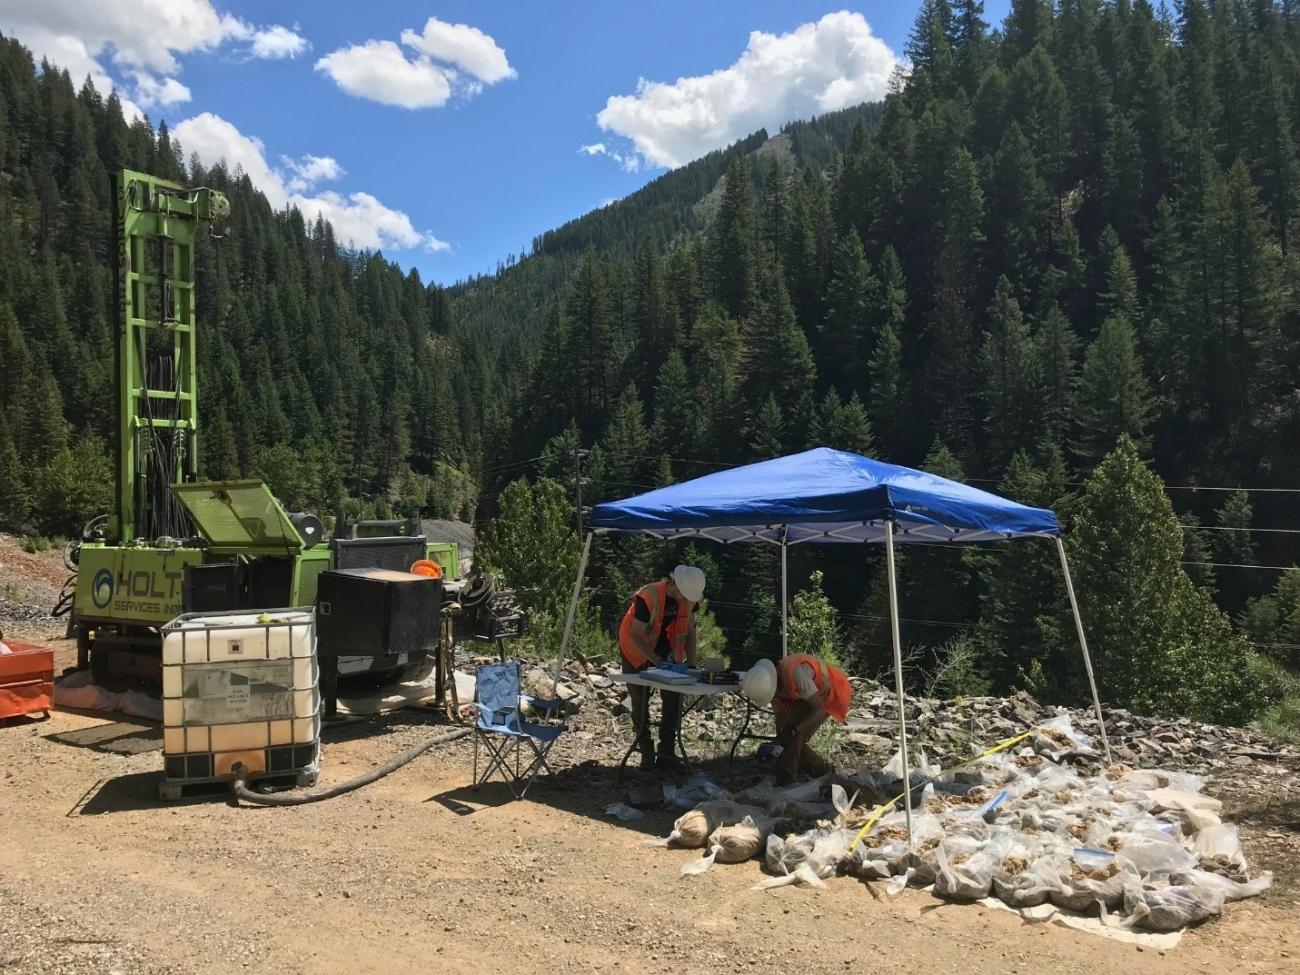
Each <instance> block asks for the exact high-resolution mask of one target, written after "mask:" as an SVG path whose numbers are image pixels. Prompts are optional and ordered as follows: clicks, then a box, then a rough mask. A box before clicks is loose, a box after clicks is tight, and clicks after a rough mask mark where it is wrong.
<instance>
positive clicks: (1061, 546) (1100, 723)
mask: <svg viewBox="0 0 1300 975" xmlns="http://www.w3.org/2000/svg"><path fill="white" fill-rule="evenodd" d="M1056 551H1057V552H1058V553H1059V554H1060V556H1061V573H1062V574H1063V575H1064V576H1065V591H1066V593H1067V594H1068V595H1069V597H1070V610H1071V611H1072V612H1073V613H1074V628H1075V629H1076V630H1078V632H1079V646H1080V647H1081V648H1082V649H1083V669H1084V670H1086V671H1087V672H1088V687H1089V688H1090V689H1091V690H1092V706H1093V708H1094V709H1095V710H1096V712H1097V727H1099V728H1100V729H1101V747H1102V750H1103V751H1104V752H1105V753H1106V764H1107V765H1110V764H1112V762H1113V760H1112V759H1111V757H1110V741H1109V740H1108V739H1107V737H1106V719H1105V718H1103V717H1102V715H1101V698H1100V697H1098V696H1097V678H1096V677H1095V676H1094V675H1093V672H1092V655H1091V654H1089V653H1088V638H1087V637H1086V636H1085V635H1084V632H1083V617H1082V616H1080V615H1079V601H1078V600H1077V599H1076V598H1075V596H1074V582H1073V581H1072V580H1071V579H1070V563H1069V560H1067V559H1066V557H1065V540H1064V539H1063V538H1062V537H1061V536H1060V535H1057V536H1056Z"/></svg>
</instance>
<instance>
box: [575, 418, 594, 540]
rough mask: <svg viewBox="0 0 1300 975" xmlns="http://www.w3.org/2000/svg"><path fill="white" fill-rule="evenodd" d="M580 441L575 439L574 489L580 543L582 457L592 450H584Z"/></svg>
mask: <svg viewBox="0 0 1300 975" xmlns="http://www.w3.org/2000/svg"><path fill="white" fill-rule="evenodd" d="M579 443H580V442H579V441H578V440H577V439H575V440H574V441H573V490H574V498H575V500H574V515H575V517H576V518H577V519H578V544H579V545H581V544H582V459H583V458H584V457H586V456H587V454H588V453H590V451H587V450H584V449H583V448H582V447H581V446H579Z"/></svg>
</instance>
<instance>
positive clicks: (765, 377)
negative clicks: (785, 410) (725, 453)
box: [746, 277, 817, 404]
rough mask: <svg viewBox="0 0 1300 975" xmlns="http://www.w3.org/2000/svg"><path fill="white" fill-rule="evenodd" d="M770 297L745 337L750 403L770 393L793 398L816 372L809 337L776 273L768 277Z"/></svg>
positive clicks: (807, 387) (811, 380) (789, 400)
mask: <svg viewBox="0 0 1300 975" xmlns="http://www.w3.org/2000/svg"><path fill="white" fill-rule="evenodd" d="M769 287H770V297H769V298H768V299H767V300H766V301H764V302H763V304H762V306H761V307H760V308H759V309H758V312H757V314H756V315H755V316H754V320H753V323H752V330H751V334H750V335H749V336H748V337H747V338H748V340H747V342H746V345H747V350H746V351H747V359H748V376H747V383H748V394H747V399H748V401H749V402H750V403H751V404H759V403H762V401H763V400H764V399H765V398H766V397H768V396H770V395H774V396H776V397H777V398H778V399H779V400H780V401H781V402H783V403H791V402H794V401H795V400H796V399H797V398H798V396H799V394H800V393H801V392H802V391H804V390H807V389H810V388H811V387H812V384H813V381H814V380H815V378H816V375H817V369H816V366H815V364H814V363H813V355H812V349H811V348H810V347H809V345H808V338H807V336H806V335H804V332H803V329H801V328H800V327H799V323H798V322H796V321H795V318H794V307H793V306H792V305H791V304H790V296H789V294H788V293H787V292H786V290H785V285H784V284H783V283H782V282H781V280H780V278H779V277H776V278H775V279H774V280H773V281H771V283H770V285H769Z"/></svg>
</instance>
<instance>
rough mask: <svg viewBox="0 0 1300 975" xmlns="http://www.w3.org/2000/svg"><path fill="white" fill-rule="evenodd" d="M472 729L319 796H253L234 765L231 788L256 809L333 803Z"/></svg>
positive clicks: (441, 737) (441, 738) (408, 753)
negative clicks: (255, 804) (337, 797)
mask: <svg viewBox="0 0 1300 975" xmlns="http://www.w3.org/2000/svg"><path fill="white" fill-rule="evenodd" d="M473 730H474V729H473V728H454V729H452V730H451V731H447V732H444V733H443V734H440V735H434V736H433V737H432V738H428V739H426V740H425V741H422V742H420V744H418V745H416V746H414V747H413V748H408V749H407V750H406V751H404V752H402V754H400V755H398V756H397V757H396V758H394V759H392V760H391V761H389V762H386V763H385V764H383V765H381V766H379V767H378V768H375V769H371V770H370V771H369V772H367V773H366V774H365V775H358V776H357V777H356V778H355V779H349V780H348V781H346V782H340V783H339V784H338V785H335V786H331V787H330V788H328V789H323V790H321V791H320V792H302V793H285V794H283V795H263V794H262V793H260V792H253V791H252V790H251V789H249V788H248V786H247V785H245V781H246V780H245V778H244V769H243V766H242V765H239V764H236V765H235V769H234V771H235V780H234V781H233V782H232V783H231V784H230V787H231V789H232V790H233V791H234V793H235V796H236V797H237V798H239V799H243V800H245V801H247V802H253V803H257V804H258V805H259V806H302V805H305V804H307V803H309V802H321V801H323V800H325V799H333V798H334V797H335V796H341V795H343V794H344V793H345V792H352V791H354V790H356V789H360V788H361V787H362V786H363V785H369V784H370V783H371V782H375V781H377V780H379V779H382V778H383V777H384V776H385V775H387V774H388V773H389V772H395V771H397V770H398V769H399V768H401V767H402V766H403V765H405V764H407V763H408V762H410V761H412V760H413V759H416V758H419V757H420V756H421V755H423V754H424V753H425V752H427V751H428V750H429V749H430V748H434V747H436V746H438V745H446V744H449V743H450V742H453V741H456V740H457V739H458V738H464V737H465V736H466V735H468V734H470V733H471V732H472V731H473Z"/></svg>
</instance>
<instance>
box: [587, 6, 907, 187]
mask: <svg viewBox="0 0 1300 975" xmlns="http://www.w3.org/2000/svg"><path fill="white" fill-rule="evenodd" d="M897 64H898V58H897V57H896V56H895V55H894V52H893V51H891V50H890V49H889V46H888V45H887V44H885V42H884V41H882V40H881V39H880V38H879V37H877V36H876V35H875V34H873V33H872V31H871V26H870V25H869V24H868V23H867V21H866V19H865V18H863V16H862V15H861V14H859V13H852V12H849V11H847V10H842V11H839V12H838V13H830V14H827V15H826V16H824V17H822V19H821V20H819V21H817V22H816V23H808V24H803V25H801V26H799V27H797V28H796V29H795V30H793V31H791V32H790V33H788V34H781V35H779V36H778V35H776V34H767V33H764V32H763V31H753V32H751V33H750V35H749V44H748V45H747V46H746V48H745V51H744V53H743V54H741V56H740V58H739V60H737V61H736V63H735V64H733V65H731V66H730V67H727V68H722V69H720V70H718V71H714V72H713V73H712V74H707V75H702V76H698V77H693V78H678V79H677V80H676V81H675V82H673V83H672V84H667V83H664V82H658V81H647V80H645V79H644V78H643V79H641V81H639V82H638V83H637V91H636V94H635V95H614V96H611V97H610V98H609V100H608V101H607V102H606V103H605V107H604V108H603V109H602V110H601V111H600V112H599V114H597V116H596V121H597V122H598V123H599V124H600V127H601V129H602V130H604V131H606V132H613V133H616V134H618V135H621V136H624V137H626V138H628V139H630V140H631V142H632V145H633V147H634V148H635V150H636V153H637V154H639V155H640V156H642V157H644V158H645V160H647V161H648V162H649V163H650V164H653V165H655V166H666V167H674V166H681V165H683V164H684V163H687V162H690V161H691V160H692V159H696V158H698V157H700V156H702V155H704V154H705V153H707V152H710V151H711V150H713V149H718V148H721V147H723V146H725V145H728V144H730V143H732V142H734V141H735V140H736V139H739V138H741V137H743V136H746V135H748V134H750V133H751V132H755V131H757V130H758V129H760V128H767V129H768V130H769V131H770V130H773V129H775V128H777V127H779V126H780V125H782V124H783V123H785V122H788V121H790V120H792V119H796V118H804V117H807V116H810V115H817V114H820V113H823V112H832V111H835V110H836V109H840V108H846V107H848V106H850V105H855V104H857V103H858V102H863V101H869V100H871V99H877V98H882V97H883V96H884V95H885V92H886V90H887V88H888V84H889V78H890V75H891V74H892V73H893V71H894V68H895V66H896V65H897Z"/></svg>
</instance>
